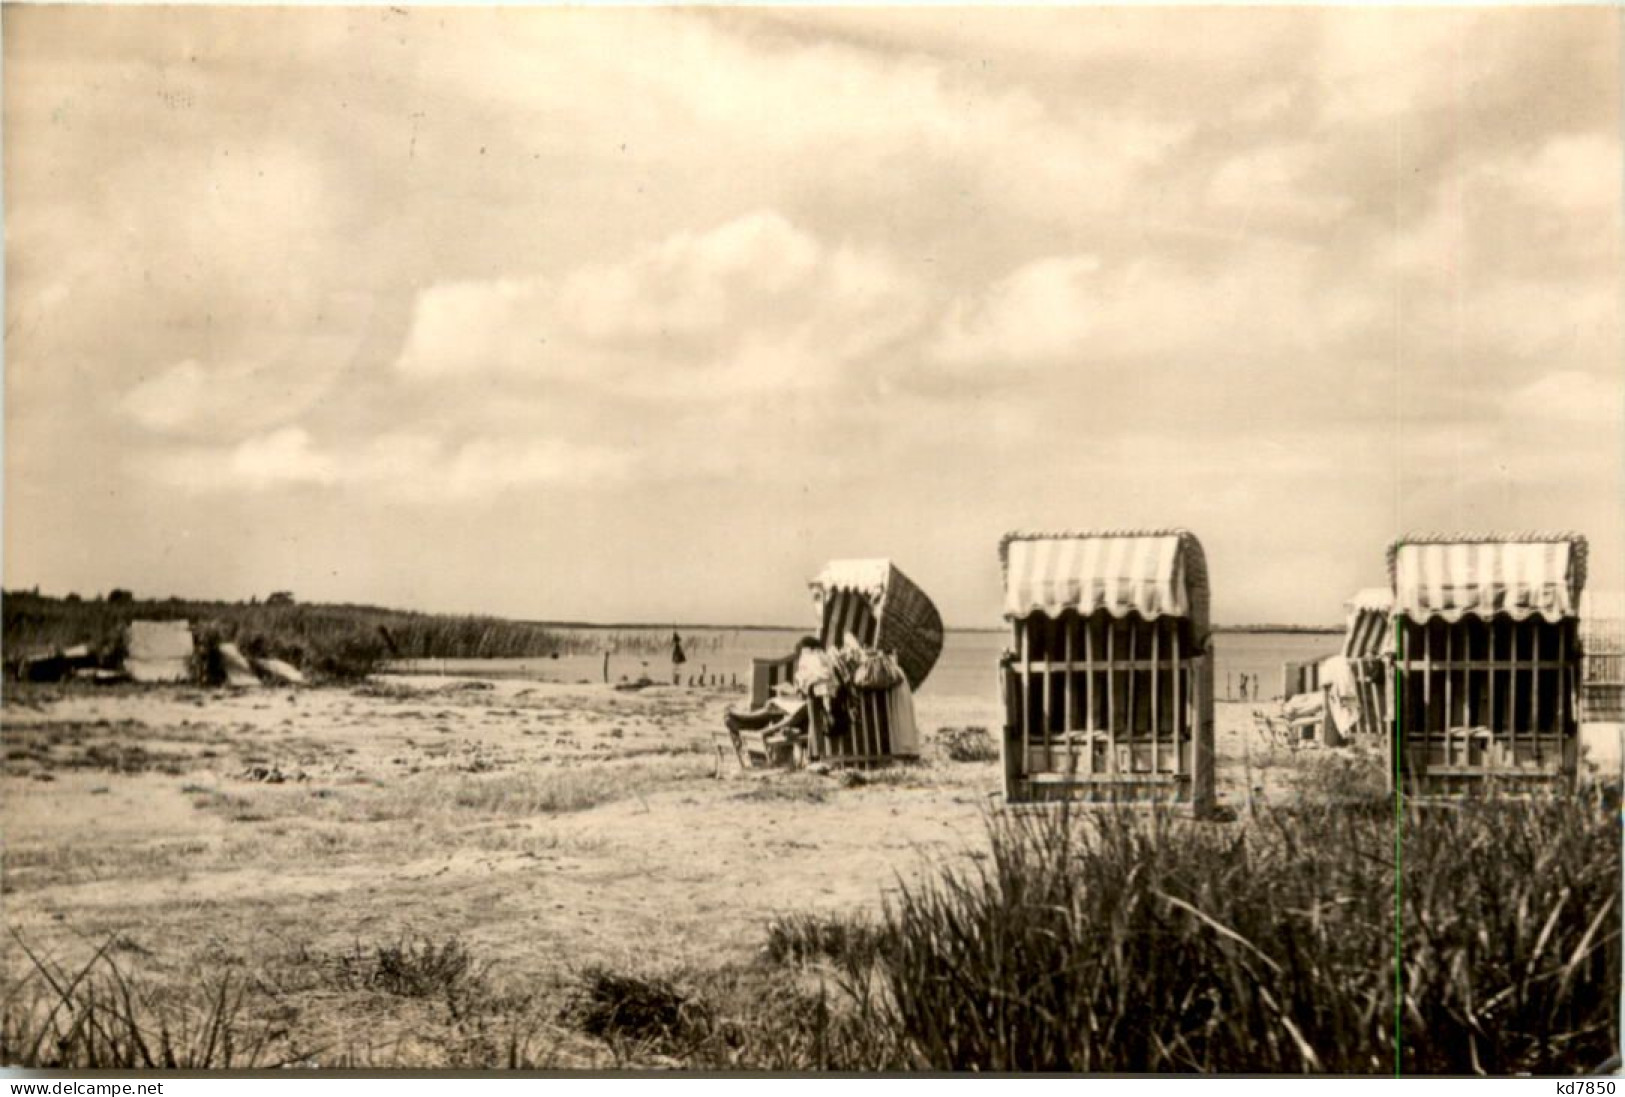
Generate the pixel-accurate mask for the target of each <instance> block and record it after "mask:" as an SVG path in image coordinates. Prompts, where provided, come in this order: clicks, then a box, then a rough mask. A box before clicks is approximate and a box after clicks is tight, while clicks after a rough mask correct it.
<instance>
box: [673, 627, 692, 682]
mask: <svg viewBox="0 0 1625 1097" xmlns="http://www.w3.org/2000/svg"><path fill="white" fill-rule="evenodd" d="M686 662H688V656H686V655H684V654H683V638H682V637H681V636H679V635H677V633H676V632H673V633H672V634H671V684H672V685H674V686H675V685H680V684H681V682H682V676H683V664H684V663H686Z"/></svg>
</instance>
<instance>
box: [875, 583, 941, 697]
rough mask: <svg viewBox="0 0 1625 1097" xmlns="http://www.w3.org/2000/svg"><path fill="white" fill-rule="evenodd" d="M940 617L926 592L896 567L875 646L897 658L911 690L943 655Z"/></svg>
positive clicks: (888, 585) (882, 612)
mask: <svg viewBox="0 0 1625 1097" xmlns="http://www.w3.org/2000/svg"><path fill="white" fill-rule="evenodd" d="M942 632H943V630H942V615H941V614H939V613H938V612H937V607H936V606H935V605H933V604H932V602H931V599H929V598H927V597H926V596H925V592H924V591H922V590H921V589H920V588H919V587H917V586H915V585H914V582H913V580H911V579H910V578H909V577H908V576H906V575H904V574H903V573H902V572H901V571H899V570H898V569H897V568H896V567H895V566H893V568H892V570H891V577H890V579H888V581H887V583H886V595H885V599H884V601H883V602H882V604H881V607H880V634H879V636H878V637H876V640H875V646H876V647H878V648H881V649H882V650H884V651H890V652H892V653H893V654H895V655H896V656H897V662H898V665H899V666H901V667H902V668H903V675H904V677H906V678H907V679H908V684H909V688H910V689H914V690H918V689H919V688H920V685H921V684H922V683H923V682H924V681H925V680H926V678H927V676H929V675H930V673H931V668H932V667H934V666H936V665H937V657H938V656H940V655H941V654H942Z"/></svg>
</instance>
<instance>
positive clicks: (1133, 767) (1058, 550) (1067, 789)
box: [999, 529, 1214, 813]
mask: <svg viewBox="0 0 1625 1097" xmlns="http://www.w3.org/2000/svg"><path fill="white" fill-rule="evenodd" d="M999 554H1000V560H1001V562H1002V564H1003V567H1004V586H1005V601H1004V616H1005V619H1006V620H1007V621H1008V622H1009V623H1010V630H1011V632H1010V638H1011V644H1012V649H1011V651H1009V652H1007V653H1006V654H1005V656H1004V658H1003V660H1002V662H1001V668H1000V669H1001V675H1002V678H1003V684H1004V697H1005V713H1006V720H1005V730H1004V735H1003V738H1002V742H1001V748H1002V749H1001V753H1002V757H1003V760H1004V788H1005V798H1006V800H1007V801H1008V802H1011V803H1031V802H1040V801H1049V800H1078V801H1085V802H1109V801H1120V800H1127V801H1166V802H1181V803H1189V804H1192V805H1193V806H1194V807H1195V809H1196V810H1197V811H1198V812H1199V813H1205V812H1207V811H1208V810H1210V809H1211V808H1212V806H1213V798H1214V787H1213V786H1214V773H1213V661H1212V656H1213V651H1212V644H1211V639H1210V633H1211V628H1210V625H1209V619H1208V577H1207V563H1206V559H1205V557H1204V556H1203V553H1202V546H1201V543H1200V542H1199V541H1197V539H1196V538H1195V537H1194V536H1192V535H1191V534H1190V533H1188V532H1186V531H1184V530H1179V529H1169V530H1146V531H1131V532H1117V531H1111V532H1098V533H1053V534H1051V533H1012V534H1009V535H1007V536H1006V537H1005V538H1004V540H1003V541H1002V542H1001V543H1000V546H999Z"/></svg>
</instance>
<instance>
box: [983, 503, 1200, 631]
mask: <svg viewBox="0 0 1625 1097" xmlns="http://www.w3.org/2000/svg"><path fill="white" fill-rule="evenodd" d="M999 552H1000V556H1001V559H1002V561H1003V564H1004V615H1005V617H1006V618H1008V619H1012V620H1014V619H1017V618H1021V617H1026V616H1027V615H1028V614H1031V613H1042V614H1045V615H1046V616H1049V617H1057V616H1059V615H1060V614H1061V613H1063V612H1065V611H1066V610H1074V611H1076V612H1077V613H1079V614H1083V615H1085V616H1087V615H1088V614H1091V613H1094V612H1095V611H1096V610H1105V611H1106V612H1107V613H1109V614H1110V615H1112V616H1113V617H1126V616H1127V615H1128V614H1130V613H1136V614H1138V615H1139V616H1141V617H1143V618H1145V619H1146V620H1154V619H1156V618H1158V617H1164V616H1167V617H1187V618H1189V619H1190V620H1191V621H1192V623H1193V625H1194V626H1195V632H1196V636H1197V638H1198V642H1200V641H1201V640H1202V639H1205V638H1206V636H1207V634H1208V631H1209V625H1208V586H1207V563H1206V559H1205V558H1204V556H1203V554H1202V546H1201V543H1200V542H1199V541H1197V540H1196V538H1195V537H1194V536H1192V535H1191V534H1190V533H1188V532H1186V531H1184V530H1179V529H1167V530H1147V531H1123V532H1118V531H1107V532H1090V533H1012V534H1008V535H1006V537H1005V538H1004V540H1003V542H1001V544H1000V546H999Z"/></svg>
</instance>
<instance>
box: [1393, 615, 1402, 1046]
mask: <svg viewBox="0 0 1625 1097" xmlns="http://www.w3.org/2000/svg"><path fill="white" fill-rule="evenodd" d="M1401 621H1402V618H1400V617H1398V616H1396V617H1395V618H1394V653H1395V657H1396V658H1397V660H1398V663H1399V669H1398V672H1397V673H1395V675H1394V744H1393V747H1394V756H1393V758H1392V759H1391V760H1390V765H1392V767H1393V774H1394V1077H1395V1078H1398V1077H1399V1076H1400V1065H1401V1064H1400V1053H1401V1048H1400V1035H1399V1034H1400V1020H1401V1015H1402V1011H1403V1009H1404V1002H1405V984H1404V951H1403V941H1404V907H1403V906H1402V900H1403V897H1404V889H1405V885H1404V880H1403V878H1402V875H1401V874H1402V872H1403V865H1404V863H1405V837H1404V835H1405V816H1404V801H1405V768H1404V765H1403V759H1404V757H1405V715H1404V713H1405V704H1404V701H1405V688H1404V681H1405V673H1404V667H1405V632H1404V629H1403V628H1402V627H1401Z"/></svg>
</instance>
